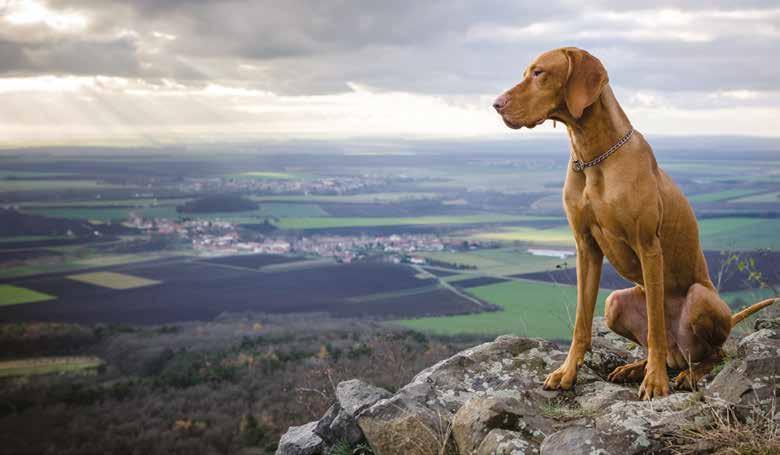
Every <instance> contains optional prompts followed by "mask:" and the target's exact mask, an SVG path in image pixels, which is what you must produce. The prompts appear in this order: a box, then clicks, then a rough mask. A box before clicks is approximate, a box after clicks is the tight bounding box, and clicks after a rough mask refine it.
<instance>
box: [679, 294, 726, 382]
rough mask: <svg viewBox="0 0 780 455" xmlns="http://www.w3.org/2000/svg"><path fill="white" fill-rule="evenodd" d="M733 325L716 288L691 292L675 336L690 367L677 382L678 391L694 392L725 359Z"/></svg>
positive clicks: (680, 350) (682, 372)
mask: <svg viewBox="0 0 780 455" xmlns="http://www.w3.org/2000/svg"><path fill="white" fill-rule="evenodd" d="M731 324H732V322H731V311H730V310H729V307H728V305H726V302H724V301H723V300H722V299H721V298H720V297H719V296H718V294H717V292H716V291H715V290H714V289H712V288H711V287H708V286H704V285H701V284H698V283H696V284H693V285H692V286H691V287H690V288H689V289H688V294H687V295H686V297H685V303H684V304H683V308H682V311H681V312H680V320H679V324H678V326H677V330H676V333H675V336H674V338H675V339H676V342H677V347H678V350H679V352H680V353H681V354H682V355H683V357H684V358H685V360H686V361H685V363H686V364H687V365H688V367H687V368H684V369H682V371H681V372H680V374H679V375H677V377H676V378H675V379H674V381H673V382H674V385H675V386H676V387H677V388H681V389H687V390H692V389H693V388H694V387H695V385H696V383H697V382H698V381H699V380H701V378H702V377H704V376H706V375H707V374H708V373H709V372H710V371H712V368H713V367H714V366H715V365H717V364H718V363H719V362H720V361H721V360H722V359H723V350H722V349H721V348H722V346H723V343H725V342H726V339H727V338H728V336H729V333H730V332H731Z"/></svg>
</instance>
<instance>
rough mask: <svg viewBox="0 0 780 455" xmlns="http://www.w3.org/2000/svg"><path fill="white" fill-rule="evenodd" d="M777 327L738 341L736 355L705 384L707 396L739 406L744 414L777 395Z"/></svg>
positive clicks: (779, 343)
mask: <svg viewBox="0 0 780 455" xmlns="http://www.w3.org/2000/svg"><path fill="white" fill-rule="evenodd" d="M778 333H780V330H773V329H761V330H759V331H757V332H754V333H752V334H750V335H748V336H746V337H744V338H743V339H741V340H740V341H739V343H738V344H737V358H736V359H734V360H732V361H731V362H729V363H727V364H726V366H724V367H723V369H722V370H721V371H720V372H719V373H718V374H717V376H715V379H713V380H712V383H711V384H710V385H709V386H708V387H707V390H706V393H707V394H708V396H712V397H716V398H720V399H722V400H726V401H728V402H730V403H733V404H736V405H738V409H737V411H738V413H739V414H741V415H747V413H748V412H747V411H748V408H749V407H751V406H752V405H754V404H757V403H759V404H766V403H769V402H771V401H772V400H773V399H774V398H775V397H776V396H777V393H778V392H777V388H776V385H777V384H778V383H780V336H778Z"/></svg>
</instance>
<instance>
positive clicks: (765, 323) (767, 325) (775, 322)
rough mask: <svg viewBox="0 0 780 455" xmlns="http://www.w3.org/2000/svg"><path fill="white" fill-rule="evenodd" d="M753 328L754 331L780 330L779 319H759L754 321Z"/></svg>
mask: <svg viewBox="0 0 780 455" xmlns="http://www.w3.org/2000/svg"><path fill="white" fill-rule="evenodd" d="M753 328H754V329H756V330H761V329H773V330H780V318H771V319H767V318H760V319H756V322H755V324H753Z"/></svg>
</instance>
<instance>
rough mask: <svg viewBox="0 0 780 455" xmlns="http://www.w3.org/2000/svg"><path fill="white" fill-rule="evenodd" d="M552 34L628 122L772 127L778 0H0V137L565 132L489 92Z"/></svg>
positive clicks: (653, 129)
mask: <svg viewBox="0 0 780 455" xmlns="http://www.w3.org/2000/svg"><path fill="white" fill-rule="evenodd" d="M650 3H653V4H654V7H653V8H652V9H649V8H648V7H647V5H648V4H650ZM562 46H577V47H580V48H583V49H586V50H588V51H589V52H591V53H592V54H594V55H595V56H597V57H599V59H601V61H602V62H603V63H604V65H605V66H606V68H607V71H608V73H609V77H610V85H611V86H612V87H613V90H614V91H615V93H616V95H617V97H618V100H619V101H620V102H621V104H622V105H623V108H624V110H625V111H626V113H627V114H628V116H629V118H630V119H631V120H632V123H633V124H634V126H635V127H636V128H637V129H639V130H640V131H643V132H646V133H649V134H657V135H726V134H727V135H752V136H778V135H780V128H778V127H780V59H779V58H777V53H778V51H779V50H780V4H778V3H777V2H776V1H742V2H733V1H718V0H711V1H697V0H693V1H686V2H664V1H661V2H633V1H617V0H615V1H594V2H579V1H567V0H548V1H545V2H538V1H533V2H530V1H518V0H507V1H500V0H483V1H460V0H447V1H425V0H397V1H386V0H362V1H361V0H354V1H350V0H331V1H308V0H285V1H278V0H268V1H265V0H257V1H231V0H220V1H216V0H215V1H208V0H121V1H120V0H71V1H64V0H0V145H36V144H73V143H160V142H175V141H193V142H199V141H207V142H208V141H223V140H244V139H249V140H251V139H256V138H274V139H285V138H296V139H300V138H325V139H328V138H348V137H372V136H381V137H402V138H460V137H468V138H475V137H476V138H480V137H490V138H510V137H523V136H526V137H527V136H529V135H535V134H549V135H552V134H563V128H562V127H561V126H559V127H558V128H557V129H556V130H554V129H552V125H551V122H547V123H546V124H545V125H543V126H542V127H540V128H537V129H535V130H534V131H533V132H529V131H528V130H525V129H523V130H520V131H519V132H518V131H511V130H509V129H507V128H506V127H505V126H504V124H503V122H501V121H500V119H499V118H498V116H497V115H496V114H495V112H493V110H492V108H491V103H492V101H493V99H494V98H495V97H496V96H497V95H499V94H500V93H501V92H503V91H504V90H506V89H508V88H510V87H511V86H512V85H514V84H516V83H517V82H519V80H520V78H521V74H522V72H523V70H524V68H525V66H526V65H527V64H528V63H530V61H531V60H532V59H533V58H534V57H535V56H536V55H538V54H540V53H542V52H544V51H546V50H549V49H554V48H557V47H562ZM540 130H541V132H540Z"/></svg>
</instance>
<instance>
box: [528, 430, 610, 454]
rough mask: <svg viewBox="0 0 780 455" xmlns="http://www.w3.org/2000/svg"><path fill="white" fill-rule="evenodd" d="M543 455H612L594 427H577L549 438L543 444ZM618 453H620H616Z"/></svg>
mask: <svg viewBox="0 0 780 455" xmlns="http://www.w3.org/2000/svg"><path fill="white" fill-rule="evenodd" d="M540 453H541V455H558V454H566V455H610V454H611V453H612V452H610V451H608V450H607V447H606V442H604V440H603V439H602V438H601V436H599V434H598V432H597V431H596V430H595V429H594V428H593V427H592V426H590V427H586V426H583V425H575V426H571V427H566V428H564V429H562V430H560V431H557V432H555V433H553V434H551V435H550V436H547V437H546V438H545V439H544V442H542V446H541V452H540ZM615 453H618V452H615Z"/></svg>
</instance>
